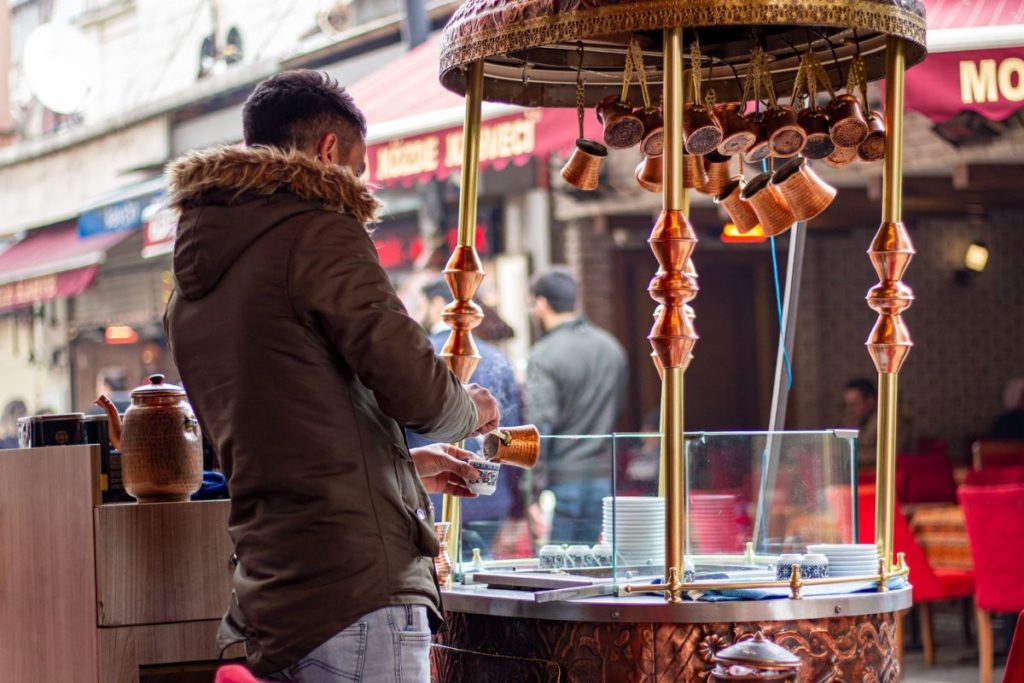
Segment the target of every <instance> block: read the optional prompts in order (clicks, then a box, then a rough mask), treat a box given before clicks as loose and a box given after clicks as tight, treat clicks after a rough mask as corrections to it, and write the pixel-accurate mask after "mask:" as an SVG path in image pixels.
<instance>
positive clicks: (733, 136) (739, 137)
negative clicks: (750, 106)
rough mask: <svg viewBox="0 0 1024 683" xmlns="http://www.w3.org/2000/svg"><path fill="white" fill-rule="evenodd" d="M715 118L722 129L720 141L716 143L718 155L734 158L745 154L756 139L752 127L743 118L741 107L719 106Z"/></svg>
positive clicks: (731, 105) (732, 105)
mask: <svg viewBox="0 0 1024 683" xmlns="http://www.w3.org/2000/svg"><path fill="white" fill-rule="evenodd" d="M715 116H716V117H717V118H718V123H719V125H720V126H721V128H722V141H721V142H720V143H718V153H719V154H721V155H723V156H735V155H737V154H743V153H745V152H746V151H747V150H748V149H749V148H750V146H751V145H753V144H754V141H755V140H756V139H757V133H756V132H755V130H754V125H753V124H752V123H751V122H750V121H749V120H748V119H747V118H746V117H745V116H743V105H742V104H740V105H735V104H726V105H719V107H718V108H717V109H716V110H715Z"/></svg>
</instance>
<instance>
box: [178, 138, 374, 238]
mask: <svg viewBox="0 0 1024 683" xmlns="http://www.w3.org/2000/svg"><path fill="white" fill-rule="evenodd" d="M167 187H168V190H169V197H168V202H169V204H170V205H171V206H173V207H175V208H178V209H181V210H184V209H186V208H189V207H192V206H196V205H198V204H202V197H203V195H205V194H206V193H208V192H211V191H214V190H220V191H223V192H229V193H233V194H235V195H242V194H255V195H262V196H266V195H271V194H274V193H275V192H288V193H290V194H294V195H295V196H297V197H300V198H301V199H306V200H310V201H319V202H322V203H323V208H324V210H325V211H337V212H339V213H348V214H351V215H352V216H354V217H355V219H356V220H358V221H359V222H360V223H373V222H375V221H376V220H377V212H378V211H379V210H380V202H378V201H377V199H376V198H375V197H374V196H373V195H372V194H371V193H370V190H369V189H368V188H367V187H366V183H364V182H363V181H362V180H360V179H359V178H357V177H355V175H353V174H352V172H351V171H349V170H348V169H347V168H343V167H341V166H328V165H327V164H324V163H322V162H320V161H318V160H316V159H314V158H312V157H310V156H308V155H306V154H303V153H302V152H298V151H295V150H292V151H287V152H285V151H282V150H280V149H277V148H274V147H242V146H230V147H213V148H211V149H206V150H202V151H198V152H190V153H188V154H185V155H184V156H182V157H181V158H179V159H177V160H176V161H174V162H172V163H171V164H170V165H169V166H168V167H167Z"/></svg>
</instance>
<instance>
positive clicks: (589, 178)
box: [562, 138, 608, 190]
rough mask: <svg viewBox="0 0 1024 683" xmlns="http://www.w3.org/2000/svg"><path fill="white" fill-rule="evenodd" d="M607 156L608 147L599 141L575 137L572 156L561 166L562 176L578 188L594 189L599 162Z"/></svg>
mask: <svg viewBox="0 0 1024 683" xmlns="http://www.w3.org/2000/svg"><path fill="white" fill-rule="evenodd" d="M607 158H608V149H607V148H606V147H605V146H604V145H602V144H601V143H599V142H594V141H593V140H587V139H586V138H577V140H576V148H575V149H573V151H572V156H570V157H569V160H568V161H567V162H565V166H563V167H562V178H564V179H565V182H567V183H569V184H570V185H572V186H573V187H575V188H578V189H580V190H596V189H597V185H598V179H599V178H600V176H601V164H602V163H604V160H605V159H607Z"/></svg>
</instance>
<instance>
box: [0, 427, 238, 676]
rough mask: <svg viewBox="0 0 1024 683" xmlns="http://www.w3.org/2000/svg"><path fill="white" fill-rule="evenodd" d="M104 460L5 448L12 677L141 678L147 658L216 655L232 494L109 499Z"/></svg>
mask: <svg viewBox="0 0 1024 683" xmlns="http://www.w3.org/2000/svg"><path fill="white" fill-rule="evenodd" d="M98 461H99V452H98V449H95V448H93V447H89V446H67V447H60V448H35V449H27V450H5V451H0V662H3V673H2V674H0V679H2V680H4V681H7V680H10V681H55V682H56V681H60V682H61V683H79V682H82V683H137V682H138V681H139V671H140V667H143V666H150V665H159V664H172V663H179V662H197V661H213V660H216V659H217V653H216V652H215V651H214V649H215V648H214V637H215V635H216V632H217V626H218V624H219V622H220V617H221V615H222V614H223V613H224V610H225V609H226V606H227V599H228V595H229V591H230V589H231V569H230V567H229V558H230V556H231V552H232V546H231V541H230V538H229V537H228V532H227V517H228V507H229V504H228V501H208V502H189V503H153V504H145V505H139V504H120V505H99V504H98V503H99V501H98V497H97V495H96V492H95V491H94V489H95V486H94V482H95V481H96V480H97V477H96V474H97V469H98ZM240 654H241V653H240V652H238V651H237V649H236V650H233V651H230V652H228V653H227V655H228V656H231V657H237V656H240Z"/></svg>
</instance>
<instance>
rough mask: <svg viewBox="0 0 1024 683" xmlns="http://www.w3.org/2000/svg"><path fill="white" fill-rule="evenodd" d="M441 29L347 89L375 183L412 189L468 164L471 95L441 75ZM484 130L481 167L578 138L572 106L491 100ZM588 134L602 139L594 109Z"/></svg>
mask: <svg viewBox="0 0 1024 683" xmlns="http://www.w3.org/2000/svg"><path fill="white" fill-rule="evenodd" d="M440 42H441V41H440V34H437V35H435V36H433V37H432V38H430V39H429V40H428V41H427V42H425V43H424V44H422V45H420V46H418V47H416V48H415V49H413V50H410V51H409V52H408V53H407V54H405V55H403V56H402V57H400V58H398V59H396V60H394V61H393V62H391V63H390V64H388V65H387V66H385V67H383V68H381V69H380V70H378V71H375V72H374V73H372V74H370V75H369V76H367V77H365V78H363V79H361V80H359V81H357V82H356V83H354V84H352V85H351V86H350V87H349V88H348V90H349V92H350V93H351V94H352V97H353V98H354V99H355V101H356V104H357V105H359V108H360V109H362V111H363V113H364V114H365V115H366V120H367V122H368V123H369V133H368V135H367V140H368V142H369V143H370V144H369V146H368V149H367V159H368V162H369V164H368V165H369V173H370V182H371V183H374V184H377V185H385V186H394V185H405V186H411V185H413V184H415V183H420V182H423V181H425V180H427V179H429V178H432V177H436V178H445V177H447V176H448V175H449V174H450V173H452V172H456V173H457V172H458V171H459V170H460V168H461V166H462V126H463V119H464V118H465V100H464V99H463V98H462V97H460V96H458V95H456V94H454V93H452V92H450V91H448V90H446V89H445V88H444V87H442V86H441V83H440V81H439V80H438V64H439V61H440ZM482 119H483V123H482V125H481V127H480V133H481V135H480V164H481V168H482V169H486V168H499V169H500V168H504V167H505V166H507V165H508V164H510V163H514V164H518V165H522V164H524V163H526V162H527V161H528V160H529V159H531V158H534V157H536V158H546V157H547V156H548V155H549V154H550V153H551V152H553V151H559V152H562V153H564V154H568V153H569V152H571V151H572V147H573V144H574V143H575V141H576V138H577V137H578V123H577V119H576V112H575V111H573V110H571V109H525V108H521V107H513V106H511V105H504V104H493V103H487V102H485V103H484V105H483V109H482ZM584 131H585V133H586V135H587V136H597V137H598V139H600V135H601V126H600V124H599V123H598V122H597V120H596V119H595V118H594V113H593V111H588V112H587V116H586V117H585V129H584Z"/></svg>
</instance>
